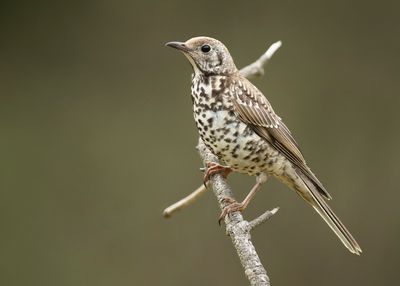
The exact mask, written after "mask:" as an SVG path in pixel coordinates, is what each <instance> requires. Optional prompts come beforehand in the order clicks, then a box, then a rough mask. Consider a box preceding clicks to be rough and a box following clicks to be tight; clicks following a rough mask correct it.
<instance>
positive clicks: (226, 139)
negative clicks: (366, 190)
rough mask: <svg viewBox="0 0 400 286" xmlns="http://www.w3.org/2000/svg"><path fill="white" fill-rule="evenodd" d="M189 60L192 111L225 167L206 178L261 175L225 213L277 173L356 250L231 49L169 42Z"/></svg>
mask: <svg viewBox="0 0 400 286" xmlns="http://www.w3.org/2000/svg"><path fill="white" fill-rule="evenodd" d="M167 45H168V46H171V47H174V48H176V49H179V50H181V51H182V52H183V53H184V55H185V56H186V57H187V58H188V60H189V61H190V63H191V65H192V67H193V70H194V74H193V78H192V99H193V111H194V118H195V121H196V125H197V128H198V130H199V134H200V137H201V138H202V140H203V141H204V143H205V145H206V146H207V147H208V148H209V149H210V151H211V152H212V153H214V154H215V155H216V156H218V158H219V159H220V161H221V163H223V164H224V166H223V167H222V166H215V165H210V168H209V171H208V172H207V174H206V178H207V177H208V176H209V175H212V173H213V172H215V171H221V170H222V169H225V172H224V173H225V174H227V173H228V172H229V171H236V172H240V173H245V174H248V175H256V176H257V183H256V185H255V186H254V187H253V189H252V190H251V192H250V193H249V195H248V196H247V197H246V198H245V200H244V201H243V202H242V203H237V202H234V201H232V200H231V199H229V198H228V199H227V201H229V202H230V205H229V206H228V207H227V208H226V209H225V210H224V212H223V213H222V214H221V218H223V217H224V216H225V215H226V214H229V213H231V212H233V211H238V210H240V211H243V210H244V209H245V208H246V207H247V205H248V203H249V202H250V200H251V199H252V198H253V196H254V194H255V193H256V192H257V191H258V190H259V189H260V186H261V184H262V183H264V182H265V181H266V180H267V177H268V176H270V175H273V176H275V177H277V178H278V179H279V180H281V181H282V182H284V183H285V184H286V185H288V186H289V187H291V188H292V189H293V190H295V191H296V192H297V193H298V194H299V195H300V196H301V197H302V198H303V199H304V200H305V201H306V202H307V203H309V204H310V205H311V206H312V207H313V208H314V209H315V210H316V211H317V213H318V214H320V215H321V217H322V218H323V219H324V221H325V222H326V223H327V224H328V225H329V227H330V228H331V229H332V230H333V231H334V232H335V234H336V235H337V236H338V237H339V239H340V240H341V241H342V242H343V244H344V245H345V246H346V247H347V248H348V249H349V250H350V251H351V252H352V253H355V254H360V253H361V248H360V247H359V245H358V243H357V242H356V240H355V239H354V238H353V236H352V235H351V234H350V232H349V231H348V230H347V229H346V227H345V226H344V225H343V224H342V222H341V221H340V220H339V219H338V217H337V216H336V215H335V214H334V213H333V211H332V210H331V209H330V208H329V206H328V205H327V203H326V202H325V200H324V198H325V199H331V196H330V195H329V193H328V192H327V191H326V190H325V188H324V186H323V185H322V183H321V182H320V181H319V180H318V178H317V177H316V176H315V175H314V173H313V172H312V171H311V169H310V168H309V167H308V166H307V164H306V161H305V159H304V156H303V154H302V153H301V151H300V149H299V146H298V144H297V142H296V141H295V139H294V138H293V135H292V134H291V132H290V130H289V129H288V128H287V127H286V125H285V124H284V123H283V121H282V119H281V118H280V117H279V116H278V115H277V114H276V113H275V112H274V110H273V108H272V106H271V104H270V103H269V102H268V100H267V99H266V98H265V97H264V95H263V94H262V93H261V92H260V91H259V90H258V89H257V88H256V87H255V86H254V85H253V84H252V83H251V82H250V81H248V80H247V79H246V78H244V77H243V76H241V75H240V73H239V71H238V70H237V68H236V66H235V64H234V62H233V59H232V57H231V55H230V54H229V51H228V49H227V48H226V47H225V46H224V45H223V44H222V43H221V42H219V41H218V40H215V39H212V38H208V37H197V38H193V39H190V40H188V41H187V42H185V43H181V42H170V43H168V44H167Z"/></svg>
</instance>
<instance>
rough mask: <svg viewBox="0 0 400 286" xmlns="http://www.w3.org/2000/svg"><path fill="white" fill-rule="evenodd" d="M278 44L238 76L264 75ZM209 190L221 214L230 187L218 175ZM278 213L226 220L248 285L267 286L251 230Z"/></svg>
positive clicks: (207, 158)
mask: <svg viewBox="0 0 400 286" xmlns="http://www.w3.org/2000/svg"><path fill="white" fill-rule="evenodd" d="M281 44H282V43H281V42H280V41H278V42H276V43H274V44H272V45H271V46H270V47H269V49H268V50H267V51H266V52H265V53H264V54H263V55H262V56H261V57H260V58H259V59H258V60H257V61H255V62H254V63H252V64H250V65H248V66H246V67H244V68H243V69H241V70H240V73H241V74H242V75H243V76H245V77H251V76H254V75H263V74H264V65H265V64H266V63H267V62H268V61H269V59H270V58H271V57H272V55H273V54H274V53H275V52H276V51H277V50H278V49H279V47H280V46H281ZM197 149H198V150H199V153H200V157H201V159H202V161H203V164H204V165H206V163H208V162H217V163H218V158H217V157H216V156H215V155H214V154H212V153H211V152H210V151H209V149H208V148H207V147H206V146H205V145H204V143H203V141H202V140H201V139H200V138H199V143H198V145H197ZM209 186H211V188H212V190H213V192H214V194H215V196H216V197H217V199H218V203H219V207H220V208H221V210H223V209H224V208H225V207H226V205H225V202H224V198H226V197H229V198H233V193H232V191H231V189H230V187H229V185H228V184H227V183H226V181H225V179H224V178H223V177H222V176H221V175H219V174H216V175H214V176H212V177H211V178H210V181H209ZM205 191H206V189H205V187H204V186H201V187H199V188H198V189H197V190H196V191H194V192H193V193H191V194H190V195H188V196H187V197H185V198H183V199H181V200H180V201H179V202H177V203H175V204H173V205H171V206H170V207H168V208H166V209H165V210H164V216H165V217H169V216H171V215H172V213H174V212H176V211H178V210H180V209H182V208H184V207H186V206H189V205H190V204H192V203H193V202H194V201H195V200H196V199H197V198H198V197H199V196H200V195H201V194H203V193H204V192H205ZM277 211H278V208H274V209H273V210H271V211H266V212H265V213H264V214H262V215H261V216H259V217H258V218H256V219H254V220H253V221H251V222H248V221H246V220H244V219H243V216H242V214H241V213H240V212H239V211H237V212H234V213H231V214H230V215H227V216H225V226H226V233H227V234H228V235H229V236H230V237H231V239H232V243H233V246H234V247H235V249H236V252H237V254H238V256H239V259H240V262H241V264H242V266H243V268H244V270H245V274H246V276H247V278H248V280H249V281H250V284H251V285H257V286H270V282H269V277H268V275H267V271H266V270H265V268H264V266H263V265H262V264H261V261H260V258H259V257H258V254H257V252H256V250H255V248H254V246H253V243H252V241H251V236H250V231H251V230H252V229H253V228H255V227H257V226H259V225H260V224H262V223H263V222H265V221H267V220H268V219H269V218H270V217H271V216H272V215H274V214H275V213H276V212H277Z"/></svg>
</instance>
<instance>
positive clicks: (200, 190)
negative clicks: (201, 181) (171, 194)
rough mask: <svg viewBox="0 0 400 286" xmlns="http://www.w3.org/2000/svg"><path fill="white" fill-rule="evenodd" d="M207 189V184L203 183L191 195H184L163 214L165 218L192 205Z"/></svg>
mask: <svg viewBox="0 0 400 286" xmlns="http://www.w3.org/2000/svg"><path fill="white" fill-rule="evenodd" d="M206 191H207V188H206V186H204V185H201V186H200V187H198V188H197V190H195V191H194V192H193V193H191V194H190V195H188V196H186V197H184V198H183V199H181V200H180V201H178V202H176V203H174V204H173V205H171V206H169V207H167V208H166V209H165V210H164V212H163V215H164V217H165V218H168V217H171V215H172V214H173V213H175V212H177V211H179V210H181V209H183V208H185V207H187V206H190V205H191V204H193V203H194V202H195V201H196V200H197V199H198V198H199V197H200V196H201V195H202V194H204V193H205V192H206Z"/></svg>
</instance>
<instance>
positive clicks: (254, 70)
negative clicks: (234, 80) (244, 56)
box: [240, 41, 282, 77]
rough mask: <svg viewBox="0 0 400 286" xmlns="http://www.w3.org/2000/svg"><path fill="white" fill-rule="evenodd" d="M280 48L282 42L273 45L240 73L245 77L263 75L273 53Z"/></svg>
mask: <svg viewBox="0 0 400 286" xmlns="http://www.w3.org/2000/svg"><path fill="white" fill-rule="evenodd" d="M281 46H282V42H281V41H278V42H275V43H273V44H272V45H271V46H270V47H269V48H268V50H267V51H266V52H265V53H264V54H263V55H262V56H261V57H260V58H259V59H258V60H256V61H255V62H254V63H252V64H250V65H248V66H246V67H244V68H242V69H241V70H240V73H241V74H242V75H243V76H245V77H252V76H255V75H264V66H265V64H266V63H267V62H268V61H269V60H270V59H271V58H272V56H273V55H274V54H275V52H276V51H277V50H278V49H279V48H280V47H281Z"/></svg>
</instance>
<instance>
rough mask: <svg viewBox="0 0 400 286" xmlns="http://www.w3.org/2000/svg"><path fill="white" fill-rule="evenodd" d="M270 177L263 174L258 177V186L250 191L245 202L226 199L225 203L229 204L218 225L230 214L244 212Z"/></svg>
mask: <svg viewBox="0 0 400 286" xmlns="http://www.w3.org/2000/svg"><path fill="white" fill-rule="evenodd" d="M267 179H268V177H267V174H265V173H261V174H260V175H258V176H257V179H256V184H255V185H254V186H253V188H252V189H251V190H250V192H249V193H248V195H247V196H246V198H245V199H244V200H243V202H241V203H238V202H237V201H236V200H234V199H232V198H229V197H227V198H225V199H224V202H225V203H226V204H227V205H226V206H225V208H224V209H223V211H222V213H221V215H220V216H219V218H218V223H219V224H221V221H222V220H223V219H224V218H225V217H226V216H227V215H229V214H231V213H233V212H236V211H240V212H243V211H244V210H245V209H246V208H247V206H248V205H249V203H250V201H251V200H252V199H253V197H254V195H255V194H256V193H257V191H258V190H259V189H261V185H262V184H263V183H265V182H266V181H267Z"/></svg>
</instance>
